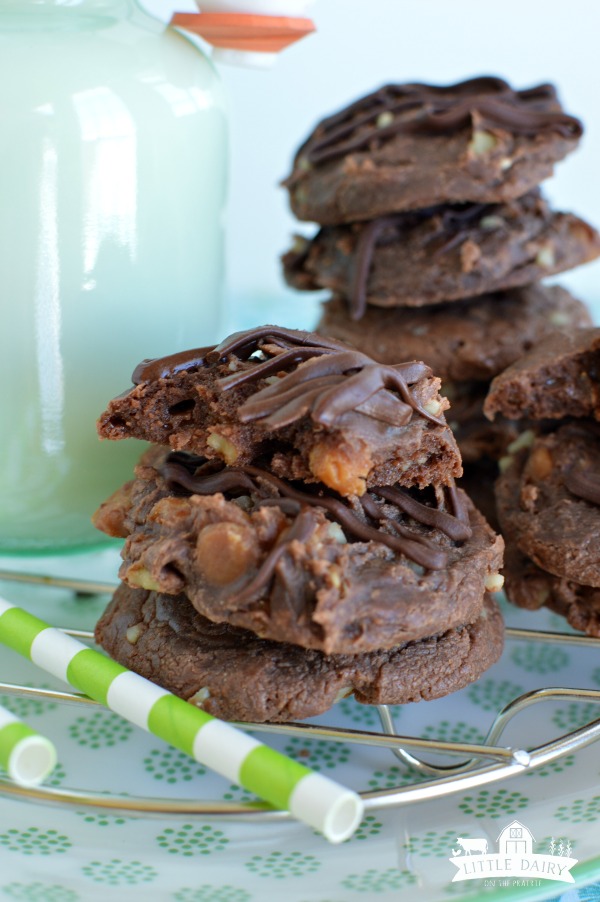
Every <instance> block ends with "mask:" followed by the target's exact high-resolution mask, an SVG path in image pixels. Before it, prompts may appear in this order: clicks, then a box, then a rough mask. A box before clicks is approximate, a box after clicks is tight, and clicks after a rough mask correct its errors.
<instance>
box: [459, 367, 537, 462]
mask: <svg viewBox="0 0 600 902" xmlns="http://www.w3.org/2000/svg"><path fill="white" fill-rule="evenodd" d="M487 390H488V383H487V382H468V381H467V382H446V383H445V385H444V392H445V393H446V396H447V398H448V399H449V401H450V410H449V411H448V425H449V426H450V428H451V429H452V432H453V433H454V437H455V438H456V441H457V443H458V447H459V449H460V454H461V457H462V460H463V463H475V462H477V461H480V460H492V461H497V460H500V459H501V458H502V457H504V456H505V455H506V450H507V448H508V446H509V445H510V444H511V443H512V442H513V441H514V440H515V439H516V438H517V436H518V435H519V432H520V429H519V424H517V423H515V422H512V421H511V420H506V419H505V418H504V417H498V418H497V419H496V420H494V422H493V423H490V421H489V420H488V419H486V417H485V416H484V414H483V405H484V402H485V398H486V394H487Z"/></svg>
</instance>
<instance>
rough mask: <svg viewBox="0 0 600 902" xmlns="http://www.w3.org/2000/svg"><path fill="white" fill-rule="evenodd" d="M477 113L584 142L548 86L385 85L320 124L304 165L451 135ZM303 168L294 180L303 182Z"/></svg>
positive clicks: (476, 81) (492, 122) (492, 82)
mask: <svg viewBox="0 0 600 902" xmlns="http://www.w3.org/2000/svg"><path fill="white" fill-rule="evenodd" d="M475 113H477V114H478V116H479V118H480V120H481V123H482V125H485V126H487V127H489V128H502V129H506V130H507V131H509V132H512V133H513V134H521V135H531V136H534V135H537V134H539V133H540V132H548V131H550V132H557V133H558V134H559V135H561V136H562V137H564V138H578V137H580V136H581V134H582V132H583V127H582V125H581V122H580V121H579V120H578V119H576V118H575V117H574V116H568V115H567V114H566V113H564V112H562V110H561V109H560V106H559V103H558V100H557V97H556V91H555V89H554V87H553V86H552V85H548V84H543V85H537V86H536V87H533V88H529V89H526V90H523V91H515V90H513V89H512V88H511V87H510V85H509V84H508V83H507V82H506V81H504V80H503V79H501V78H495V77H490V76H483V77H480V78H473V79H469V80H467V81H463V82H459V83H457V84H454V85H448V86H439V85H429V84H419V83H415V84H406V85H385V86H384V87H382V88H379V90H377V91H375V92H373V93H372V94H369V95H368V96H367V97H364V98H362V99H361V100H358V101H356V102H355V103H352V104H350V106H348V107H346V108H345V109H344V110H341V111H340V112H339V113H336V114H335V115H334V116H330V117H328V118H327V119H324V120H323V121H322V122H321V123H319V125H318V126H317V127H316V129H315V131H314V133H313V135H312V136H311V137H310V138H309V139H308V141H307V142H306V143H305V144H304V145H303V146H302V148H301V149H300V151H299V153H298V159H299V160H300V161H304V162H305V165H306V166H307V167H308V168H310V167H316V166H320V165H322V164H323V163H326V162H329V161H330V160H333V159H336V158H338V157H341V156H345V155H346V154H348V153H352V152H353V151H362V150H365V149H368V148H370V147H371V146H372V144H373V142H374V141H376V142H380V141H384V140H385V139H387V138H393V137H395V136H396V135H400V134H423V135H439V134H449V133H452V132H455V131H458V130H460V129H461V128H464V127H465V126H468V125H469V123H470V122H471V121H472V117H473V114H475ZM301 167H302V164H301ZM301 167H300V169H299V170H298V171H297V172H296V173H294V176H292V178H293V179H296V178H299V177H301V175H302V168H301ZM288 184H289V182H288Z"/></svg>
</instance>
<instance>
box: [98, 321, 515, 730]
mask: <svg viewBox="0 0 600 902" xmlns="http://www.w3.org/2000/svg"><path fill="white" fill-rule="evenodd" d="M439 389H440V380H439V379H438V378H437V377H435V376H434V375H433V374H432V372H431V370H430V369H429V367H428V366H426V365H425V364H422V363H414V362H409V363H404V364H398V365H395V366H386V365H381V364H378V363H376V362H375V361H373V360H372V359H371V358H369V357H368V356H367V355H365V354H363V353H360V352H358V351H356V350H352V349H350V348H349V347H348V346H346V345H344V344H342V343H340V342H337V341H334V340H329V339H325V338H322V337H320V336H317V335H314V334H311V333H306V332H296V331H293V330H285V329H279V328H277V327H275V326H266V327H264V328H259V329H254V330H251V331H249V332H244V333H238V334H236V335H234V336H231V337H230V338H229V339H227V340H226V341H224V342H223V343H222V344H220V345H218V346H217V347H216V348H201V349H197V350H194V351H190V352H184V353H181V354H178V355H175V356H173V357H168V358H164V359H161V360H153V361H145V362H144V363H143V364H141V365H140V367H138V368H137V370H136V372H135V373H134V386H133V388H131V390H129V391H127V392H126V393H124V394H123V395H121V396H120V397H118V398H116V399H115V400H114V401H112V402H111V403H110V404H109V406H108V408H107V410H106V412H105V413H104V414H103V415H102V417H101V418H100V421H99V433H100V435H101V436H102V437H104V438H109V439H120V438H127V437H134V438H138V439H143V440H146V441H150V442H151V443H153V447H151V449H150V450H149V451H147V452H146V453H145V455H144V456H143V458H142V460H141V462H140V464H139V465H138V467H137V469H136V472H135V478H134V479H133V480H132V481H131V482H129V483H127V484H126V485H125V486H123V487H122V488H120V489H118V490H117V491H116V492H115V494H114V495H113V496H112V497H111V498H110V499H109V500H108V501H107V502H106V503H105V504H103V505H102V506H101V508H100V509H99V511H98V512H97V514H96V516H95V523H96V525H97V527H98V528H99V529H101V530H103V531H104V532H107V533H108V534H110V535H114V536H121V537H123V538H125V540H126V541H125V543H124V547H123V564H122V567H121V570H120V576H121V578H122V580H123V584H122V585H121V586H120V587H119V589H117V591H116V593H115V596H114V598H113V600H112V602H111V604H110V606H109V608H108V609H107V611H106V612H105V614H104V615H103V617H102V618H101V620H100V621H99V623H98V626H97V630H96V636H97V639H98V641H99V642H100V644H101V645H102V646H103V647H104V648H105V649H106V650H107V651H108V652H109V653H110V654H111V655H112V656H113V657H114V658H115V659H116V660H118V661H120V662H121V663H122V664H124V665H125V666H127V667H129V668H131V669H132V670H134V671H137V672H138V673H141V674H143V675H144V676H146V677H148V678H150V679H151V680H154V681H155V682H158V683H159V684H161V685H163V686H164V687H166V688H167V689H169V690H171V691H173V692H175V693H176V694H178V695H180V696H182V697H183V698H185V699H188V700H189V701H191V702H193V703H194V704H196V705H199V706H201V707H202V708H204V709H205V710H207V711H209V712H210V713H212V714H215V715H217V716H219V717H223V718H226V719H235V720H245V721H256V722H260V721H265V720H274V721H288V720H294V719H298V718H303V717H308V716H312V715H315V714H318V713H320V712H322V711H324V710H326V709H327V708H328V707H329V706H330V705H331V704H333V702H334V701H336V699H338V698H341V697H343V696H346V695H351V694H354V695H355V697H356V698H357V699H358V700H359V701H360V702H363V703H369V704H375V703H390V704H400V703H405V702H409V701H417V700H419V699H429V698H436V697H439V696H442V695H445V694H447V693H449V692H452V691H453V690H455V689H458V688H460V687H462V686H464V685H466V684H468V683H470V682H471V681H472V680H474V679H476V678H477V677H478V676H479V675H480V674H481V673H482V672H483V671H484V670H486V669H487V668H488V667H489V666H490V665H491V664H492V663H493V662H494V661H495V660H497V658H498V657H499V655H500V653H501V649H502V642H503V624H502V619H501V616H500V614H499V611H498V608H497V606H496V604H495V602H494V601H493V599H492V597H491V594H490V593H491V592H493V591H494V590H496V589H498V588H499V587H500V585H501V578H500V577H499V575H498V570H499V568H500V566H501V564H502V550H503V541H502V539H501V538H500V537H498V536H497V535H496V534H495V533H494V532H493V530H492V529H491V528H490V527H489V526H488V524H487V523H486V522H485V520H484V518H483V517H482V516H481V515H480V514H479V512H478V511H477V510H476V509H475V507H474V506H473V504H472V503H471V502H470V501H469V499H468V498H467V496H466V495H465V494H464V493H463V492H462V491H461V490H458V489H456V487H455V485H454V477H456V476H458V475H460V472H461V461H460V453H459V451H458V447H457V445H456V441H455V439H454V437H453V435H452V432H451V431H450V429H449V428H448V426H447V424H446V422H445V419H444V410H445V409H446V407H447V404H448V402H447V401H446V399H444V398H443V397H442V396H441V395H440V392H439Z"/></svg>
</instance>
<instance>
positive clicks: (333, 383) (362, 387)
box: [214, 327, 444, 429]
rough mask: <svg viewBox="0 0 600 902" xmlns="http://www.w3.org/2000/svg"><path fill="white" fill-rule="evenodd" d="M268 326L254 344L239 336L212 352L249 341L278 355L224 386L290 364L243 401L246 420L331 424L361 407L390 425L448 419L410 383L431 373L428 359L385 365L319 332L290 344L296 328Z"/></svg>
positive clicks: (271, 373)
mask: <svg viewBox="0 0 600 902" xmlns="http://www.w3.org/2000/svg"><path fill="white" fill-rule="evenodd" d="M268 328H269V327H265V328H264V329H262V330H255V332H256V333H258V334H257V335H256V337H255V338H254V340H253V343H252V344H250V345H246V346H242V347H240V344H239V340H237V341H235V342H232V341H230V342H229V343H228V344H226V345H224V346H223V347H221V348H216V349H215V352H214V354H215V355H216V354H217V353H219V354H230V353H231V348H232V347H233V348H234V350H235V353H239V350H241V349H244V350H245V351H246V353H247V352H248V349H249V347H250V348H254V351H256V350H261V351H262V353H263V354H264V353H265V352H267V353H271V354H273V355H274V356H273V357H271V358H270V359H267V360H265V361H263V362H261V363H258V364H257V365H256V366H254V367H252V368H250V369H244V370H240V371H239V372H236V373H233V374H232V375H231V376H226V377H225V378H223V379H221V380H220V381H219V383H218V384H219V387H220V388H221V390H222V391H229V390H230V389H232V388H237V387H238V386H240V385H243V384H247V383H249V382H255V381H257V380H258V379H264V378H267V377H270V376H274V374H275V373H278V374H281V373H282V372H286V371H289V370H291V372H288V373H287V375H285V376H281V375H280V376H278V378H277V379H276V380H274V381H273V382H272V383H271V384H270V385H267V386H265V387H264V388H262V389H260V390H259V391H257V392H256V393H255V394H253V395H252V396H251V397H250V398H249V399H248V400H247V401H245V402H244V403H243V404H242V405H241V406H240V408H239V410H238V415H239V418H240V421H241V422H242V423H250V422H253V421H255V420H260V421H261V422H262V423H263V424H264V425H265V426H267V427H268V428H269V429H281V428H283V427H284V426H288V425H290V424H291V423H293V422H295V421H296V420H298V419H300V418H301V417H303V416H305V415H306V414H310V416H311V419H312V420H313V422H315V423H319V424H320V425H322V426H333V425H334V423H335V422H336V420H338V419H339V418H340V417H342V416H343V415H344V414H345V413H348V412H349V411H358V412H360V413H363V414H365V415H366V416H369V417H372V418H373V419H376V420H379V421H380V422H383V423H387V424H389V425H391V426H404V425H406V423H408V422H409V421H410V419H411V417H412V415H413V413H419V414H420V415H421V416H423V417H424V418H425V419H426V420H429V422H431V423H434V424H436V425H440V426H442V425H444V422H443V420H440V419H439V418H438V417H436V416H434V415H432V414H431V413H429V412H428V411H427V410H425V409H424V408H422V407H420V406H419V404H418V403H417V401H416V400H415V398H414V396H413V394H412V392H411V390H410V385H411V384H413V383H415V382H418V381H419V380H420V379H423V378H426V377H428V376H430V375H431V370H430V369H429V367H427V366H426V365H425V364H424V363H419V362H416V361H412V362H409V363H401V364H397V365H396V366H384V365H383V364H379V363H375V361H374V360H372V359H371V358H370V357H367V356H366V354H361V353H360V352H359V351H353V350H350V349H349V348H347V346H346V345H343V344H342V343H341V342H327V340H323V343H322V342H321V338H320V336H312V335H311V334H310V333H300V334H301V335H303V336H307V337H308V338H310V340H311V341H313V342H314V344H313V345H312V346H310V347H308V346H307V345H306V341H307V339H304V341H303V344H302V345H301V346H300V347H298V346H290V345H289V341H288V339H289V335H290V334H292V335H293V333H289V332H286V331H285V330H277V333H278V334H277V333H276V334H272V333H271V332H269V331H268ZM245 335H248V333H245ZM259 339H261V340H262V344H261V345H259V344H258V341H259ZM398 395H399V396H400V397H398Z"/></svg>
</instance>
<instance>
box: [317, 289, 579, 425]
mask: <svg viewBox="0 0 600 902" xmlns="http://www.w3.org/2000/svg"><path fill="white" fill-rule="evenodd" d="M590 325H591V318H590V314H589V312H588V310H587V308H586V306H585V304H583V303H582V302H581V301H579V300H576V299H575V298H574V297H573V296H572V295H570V294H569V293H568V292H567V291H565V290H564V289H563V288H559V287H558V286H554V287H548V286H545V285H539V284H533V285H527V286H525V287H523V288H514V289H512V290H510V291H502V292H496V293H495V294H486V295H483V296H481V297H478V298H473V299H472V300H469V301H456V302H454V303H453V304H447V305H444V304H441V305H438V306H434V307H422V308H420V309H413V308H411V309H402V308H394V309H388V310H382V309H377V308H373V307H367V310H366V312H365V315H364V316H363V317H362V319H361V320H360V321H358V322H356V321H353V320H352V319H350V317H349V316H348V311H347V308H346V304H345V303H344V301H343V300H342V299H341V298H333V299H332V300H330V301H327V302H326V303H325V304H324V305H323V312H322V315H321V319H320V322H319V324H318V326H317V329H316V331H317V332H318V333H319V334H320V335H324V336H326V337H327V338H333V339H336V340H338V341H343V342H346V343H347V344H349V345H352V346H353V347H355V348H356V349H357V350H359V351H361V352H362V353H363V354H368V356H369V357H372V358H373V359H374V360H377V361H378V362H379V363H385V364H394V363H398V361H399V359H407V360H408V359H411V360H423V361H424V362H425V363H426V364H427V365H428V366H430V367H431V369H432V370H433V372H434V373H435V374H436V375H437V376H439V377H440V379H442V392H444V393H445V394H447V392H446V388H447V381H448V380H452V381H458V382H464V381H466V380H473V381H476V380H478V381H480V382H489V381H490V379H492V378H493V377H494V376H496V375H497V374H498V373H500V372H502V370H504V369H506V367H508V366H510V364H512V363H514V361H515V360H517V359H518V358H519V357H521V356H522V355H523V354H525V353H526V352H527V351H529V350H530V349H531V348H532V347H533V345H534V344H535V343H536V342H539V341H541V340H542V339H543V338H544V337H545V336H546V335H550V334H552V333H554V332H560V331H561V330H565V331H567V330H568V331H570V330H573V329H578V328H581V327H584V326H590ZM486 392H487V385H486ZM480 413H481V411H480ZM452 417H453V414H452V413H450V414H449V415H448V419H451V418H452Z"/></svg>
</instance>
